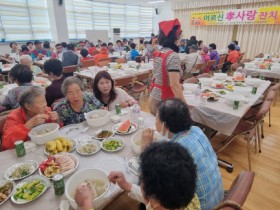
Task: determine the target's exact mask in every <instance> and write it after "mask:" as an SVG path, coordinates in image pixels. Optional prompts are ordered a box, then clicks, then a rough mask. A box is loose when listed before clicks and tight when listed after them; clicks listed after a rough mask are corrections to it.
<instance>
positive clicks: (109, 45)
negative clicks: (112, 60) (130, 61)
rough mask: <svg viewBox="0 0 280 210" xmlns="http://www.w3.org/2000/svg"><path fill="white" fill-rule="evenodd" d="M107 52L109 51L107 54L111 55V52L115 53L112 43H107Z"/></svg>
mask: <svg viewBox="0 0 280 210" xmlns="http://www.w3.org/2000/svg"><path fill="white" fill-rule="evenodd" d="M108 51H109V53H111V54H113V52H115V50H114V46H113V43H112V42H109V43H108Z"/></svg>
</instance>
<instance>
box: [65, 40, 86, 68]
mask: <svg viewBox="0 0 280 210" xmlns="http://www.w3.org/2000/svg"><path fill="white" fill-rule="evenodd" d="M74 50H75V46H74V44H71V43H70V44H68V45H67V51H66V52H63V54H62V66H63V67H66V66H74V65H80V64H81V61H80V58H79V56H78V55H77V54H76V53H75V52H74Z"/></svg>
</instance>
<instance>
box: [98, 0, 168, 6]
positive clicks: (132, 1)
mask: <svg viewBox="0 0 280 210" xmlns="http://www.w3.org/2000/svg"><path fill="white" fill-rule="evenodd" d="M93 1H100V2H111V3H117V4H129V5H143V6H151V7H153V6H155V7H156V6H159V5H163V4H165V3H156V4H149V3H148V2H151V1H158V0H93ZM165 1H166V2H171V1H172V0H165Z"/></svg>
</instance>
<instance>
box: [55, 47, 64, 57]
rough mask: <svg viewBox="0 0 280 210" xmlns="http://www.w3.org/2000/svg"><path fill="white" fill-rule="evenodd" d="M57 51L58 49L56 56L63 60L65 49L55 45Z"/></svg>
mask: <svg viewBox="0 0 280 210" xmlns="http://www.w3.org/2000/svg"><path fill="white" fill-rule="evenodd" d="M55 49H56V56H57V57H58V58H59V59H60V60H62V52H63V47H62V45H61V44H60V43H58V44H56V45H55Z"/></svg>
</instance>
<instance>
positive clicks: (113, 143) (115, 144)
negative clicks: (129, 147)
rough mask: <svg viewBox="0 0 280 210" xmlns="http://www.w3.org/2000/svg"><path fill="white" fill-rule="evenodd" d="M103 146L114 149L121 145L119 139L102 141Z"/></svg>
mask: <svg viewBox="0 0 280 210" xmlns="http://www.w3.org/2000/svg"><path fill="white" fill-rule="evenodd" d="M103 147H104V149H106V150H110V151H115V150H117V149H119V148H120V147H122V142H121V141H119V140H108V141H105V142H103Z"/></svg>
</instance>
